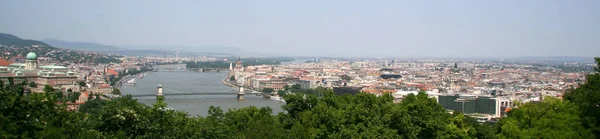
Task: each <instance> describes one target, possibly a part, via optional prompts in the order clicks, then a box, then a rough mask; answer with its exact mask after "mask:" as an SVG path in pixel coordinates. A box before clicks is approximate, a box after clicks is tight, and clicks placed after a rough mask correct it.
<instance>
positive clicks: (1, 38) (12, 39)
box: [0, 33, 48, 46]
mask: <svg viewBox="0 0 600 139" xmlns="http://www.w3.org/2000/svg"><path fill="white" fill-rule="evenodd" d="M0 44H2V45H21V46H30V45H48V44H46V43H44V42H41V41H36V40H26V39H21V38H19V37H17V36H15V35H12V34H5V33H0Z"/></svg>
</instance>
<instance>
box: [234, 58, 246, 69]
mask: <svg viewBox="0 0 600 139" xmlns="http://www.w3.org/2000/svg"><path fill="white" fill-rule="evenodd" d="M243 69H244V66H243V65H242V60H241V58H240V57H238V60H237V62H236V63H235V70H236V71H240V70H243Z"/></svg>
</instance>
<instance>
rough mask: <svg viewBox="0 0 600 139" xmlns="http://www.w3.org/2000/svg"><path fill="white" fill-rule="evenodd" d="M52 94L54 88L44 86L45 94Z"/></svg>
mask: <svg viewBox="0 0 600 139" xmlns="http://www.w3.org/2000/svg"><path fill="white" fill-rule="evenodd" d="M52 92H54V88H53V87H52V86H50V85H45V86H44V93H47V94H48V93H52Z"/></svg>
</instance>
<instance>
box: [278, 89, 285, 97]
mask: <svg viewBox="0 0 600 139" xmlns="http://www.w3.org/2000/svg"><path fill="white" fill-rule="evenodd" d="M277 95H279V96H284V95H285V91H283V90H279V91H277Z"/></svg>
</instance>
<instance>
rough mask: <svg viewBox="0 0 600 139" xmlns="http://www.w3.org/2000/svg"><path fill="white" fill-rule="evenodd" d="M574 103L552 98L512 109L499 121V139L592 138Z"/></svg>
mask: <svg viewBox="0 0 600 139" xmlns="http://www.w3.org/2000/svg"><path fill="white" fill-rule="evenodd" d="M579 113H580V112H579V109H578V108H577V105H575V104H572V103H570V102H568V101H562V100H559V99H556V98H553V97H546V98H544V101H542V102H530V103H525V104H522V105H520V106H519V108H516V109H513V110H511V112H510V113H509V114H508V117H506V118H503V119H501V120H500V123H499V127H500V134H498V136H499V137H501V138H592V137H593V135H592V134H590V132H589V130H587V129H585V128H584V127H583V126H582V125H581V119H580V118H579Z"/></svg>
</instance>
